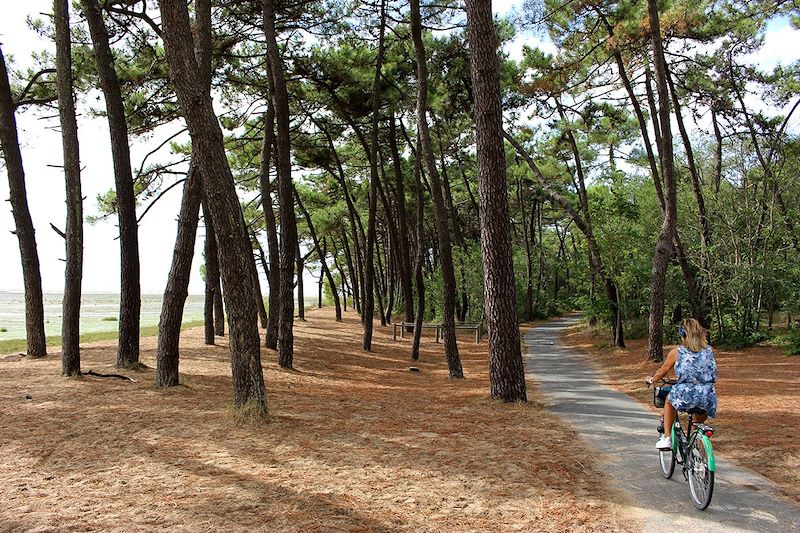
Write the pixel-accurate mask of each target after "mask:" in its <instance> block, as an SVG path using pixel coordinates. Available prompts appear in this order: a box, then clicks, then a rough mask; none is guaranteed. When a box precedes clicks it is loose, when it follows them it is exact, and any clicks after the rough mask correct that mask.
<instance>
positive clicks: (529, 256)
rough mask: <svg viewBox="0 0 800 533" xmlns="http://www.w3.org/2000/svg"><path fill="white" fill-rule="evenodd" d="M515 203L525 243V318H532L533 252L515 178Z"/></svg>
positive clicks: (523, 203)
mask: <svg viewBox="0 0 800 533" xmlns="http://www.w3.org/2000/svg"><path fill="white" fill-rule="evenodd" d="M517 204H518V207H519V213H520V216H521V217H522V242H523V244H524V245H525V320H533V253H532V250H531V241H530V238H529V236H528V221H527V217H526V215H525V213H526V211H527V210H526V209H525V202H524V201H523V198H522V180H521V179H519V178H517Z"/></svg>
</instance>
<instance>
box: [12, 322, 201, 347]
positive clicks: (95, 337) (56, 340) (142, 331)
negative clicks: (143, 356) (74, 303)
mask: <svg viewBox="0 0 800 533" xmlns="http://www.w3.org/2000/svg"><path fill="white" fill-rule="evenodd" d="M202 325H203V321H202V320H193V321H190V322H184V323H183V324H182V325H181V331H183V330H185V329H188V328H194V327H197V326H202ZM156 335H158V326H145V327H142V328H139V336H140V337H155V336H156ZM118 338H119V331H98V332H95V333H83V334H81V344H84V343H87V342H97V341H110V340H115V339H118ZM47 346H48V348H49V347H60V346H61V335H50V336H48V337H47ZM27 347H28V342H27V340H26V339H9V340H5V341H0V354H3V353H13V352H24V351H25V349H26V348H27Z"/></svg>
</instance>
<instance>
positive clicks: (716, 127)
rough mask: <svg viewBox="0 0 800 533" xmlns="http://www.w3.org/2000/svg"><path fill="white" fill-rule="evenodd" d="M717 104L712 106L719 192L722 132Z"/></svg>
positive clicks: (715, 168) (715, 176) (717, 189)
mask: <svg viewBox="0 0 800 533" xmlns="http://www.w3.org/2000/svg"><path fill="white" fill-rule="evenodd" d="M715 106H716V104H712V106H711V124H712V125H713V126H714V140H715V141H716V142H715V144H714V193H719V185H720V182H721V181H722V132H721V131H720V129H719V121H718V120H717V113H718V112H717V110H716V108H715Z"/></svg>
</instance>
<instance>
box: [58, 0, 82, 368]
mask: <svg viewBox="0 0 800 533" xmlns="http://www.w3.org/2000/svg"><path fill="white" fill-rule="evenodd" d="M53 19H54V22H55V27H56V89H57V91H58V116H59V121H60V123H61V141H62V144H63V149H64V176H65V177H66V183H67V225H66V230H65V235H64V236H65V239H66V244H67V264H66V268H65V269H64V301H63V310H62V315H63V318H62V323H61V373H62V374H64V375H65V376H76V375H79V374H80V373H81V354H80V317H81V282H82V279H83V196H81V167H80V149H79V145H78V121H77V119H76V118H75V98H74V96H73V94H72V90H73V87H72V51H71V48H72V47H71V44H70V28H69V2H68V1H67V0H54V2H53Z"/></svg>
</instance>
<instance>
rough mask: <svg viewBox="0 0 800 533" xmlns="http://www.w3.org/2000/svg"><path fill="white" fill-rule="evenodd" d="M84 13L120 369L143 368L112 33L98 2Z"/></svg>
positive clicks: (134, 228) (87, 2) (135, 233)
mask: <svg viewBox="0 0 800 533" xmlns="http://www.w3.org/2000/svg"><path fill="white" fill-rule="evenodd" d="M81 5H82V6H83V14H84V16H85V17H86V21H87V22H88V24H89V34H90V35H91V37H92V45H93V47H94V57H95V63H96V65H97V74H98V77H99V78H100V87H101V88H102V90H103V96H104V97H105V102H106V116H107V117H108V129H109V132H110V133H111V159H112V161H113V164H114V182H115V188H116V192H117V196H116V205H117V215H118V218H119V245H120V263H121V265H120V266H121V274H120V280H121V287H120V305H119V344H118V350H117V366H118V367H123V368H127V367H137V366H138V365H139V315H140V310H141V307H142V298H141V287H140V285H139V224H138V222H137V220H136V195H135V193H134V191H133V173H132V171H131V153H130V149H129V147H128V125H127V123H126V121H125V104H124V103H123V101H122V90H121V89H120V84H119V79H118V78H117V72H116V70H115V68H114V56H113V55H112V53H111V46H110V45H109V42H108V31H107V30H106V26H105V23H104V22H103V15H102V14H101V13H100V6H98V4H97V0H81Z"/></svg>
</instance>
